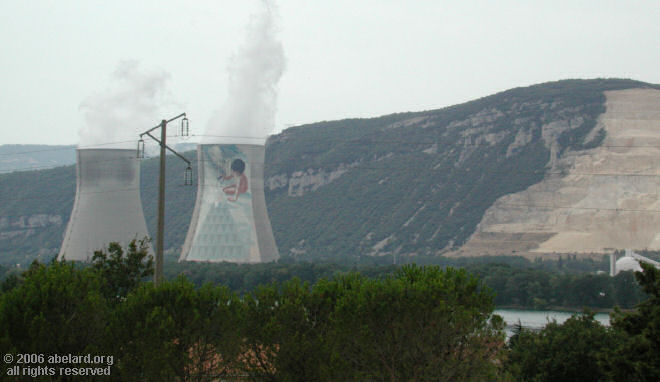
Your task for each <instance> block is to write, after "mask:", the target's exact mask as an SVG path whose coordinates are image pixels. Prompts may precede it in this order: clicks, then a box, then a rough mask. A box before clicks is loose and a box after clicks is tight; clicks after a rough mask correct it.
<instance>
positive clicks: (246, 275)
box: [165, 256, 644, 311]
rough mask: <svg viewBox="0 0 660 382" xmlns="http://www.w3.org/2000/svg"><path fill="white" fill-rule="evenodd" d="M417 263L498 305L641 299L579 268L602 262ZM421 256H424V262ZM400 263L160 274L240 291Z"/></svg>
mask: <svg viewBox="0 0 660 382" xmlns="http://www.w3.org/2000/svg"><path fill="white" fill-rule="evenodd" d="M420 260H422V261H420V263H421V264H424V263H425V262H426V264H433V265H439V266H441V267H446V266H451V267H457V268H464V269H466V270H467V271H468V272H470V273H472V274H474V275H475V276H477V277H478V278H479V279H481V280H482V282H483V283H484V284H485V285H486V286H488V287H490V288H491V289H492V290H493V292H494V294H495V300H494V301H495V305H496V306H498V307H511V308H525V309H551V308H552V309H558V308H562V309H576V310H578V311H579V310H581V309H582V308H584V307H588V308H592V309H612V308H614V307H615V306H619V307H621V308H626V309H629V308H632V307H634V306H635V305H636V304H638V303H639V302H641V301H642V300H643V299H644V293H643V291H642V289H641V288H640V287H639V285H638V284H637V283H636V282H635V279H634V276H633V274H632V272H621V273H619V274H618V275H617V276H615V277H610V276H609V275H607V274H602V273H601V274H595V273H589V272H585V271H588V270H594V269H602V268H605V267H606V262H603V261H594V260H591V259H586V260H577V259H565V260H562V262H558V261H535V262H530V261H528V260H525V259H524V258H521V257H512V256H509V257H487V258H471V259H469V260H470V262H468V261H466V260H465V259H451V258H442V257H436V258H434V259H430V258H429V259H423V258H422V259H420ZM425 260H427V261H425ZM400 267H401V266H400V265H393V264H390V265H384V264H383V263H381V264H378V263H363V264H356V265H342V263H307V262H288V261H287V260H286V259H285V260H283V261H280V262H278V263H265V264H235V263H175V262H171V263H167V264H166V267H165V272H166V275H167V276H168V277H169V278H171V279H173V278H175V277H176V276H177V275H180V274H184V275H186V277H188V279H189V280H190V281H192V282H193V283H195V284H196V285H202V284H204V283H205V282H210V283H213V284H220V285H225V286H227V287H229V289H231V290H232V291H234V292H236V293H238V294H239V295H242V294H244V293H248V292H251V291H253V290H254V289H255V288H256V287H257V286H259V285H260V284H263V283H271V282H280V283H281V282H284V281H286V280H289V279H291V278H293V277H297V278H299V279H300V280H302V281H307V282H310V283H315V282H316V281H318V280H319V279H321V278H332V277H333V276H335V275H337V274H340V273H346V272H359V273H361V274H363V275H365V276H368V277H380V276H384V275H389V274H393V273H394V272H396V271H397V269H399V268H400Z"/></svg>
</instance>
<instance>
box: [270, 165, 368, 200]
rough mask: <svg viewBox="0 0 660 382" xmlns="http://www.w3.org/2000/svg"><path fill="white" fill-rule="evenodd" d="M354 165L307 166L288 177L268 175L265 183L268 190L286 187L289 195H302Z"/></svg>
mask: <svg viewBox="0 0 660 382" xmlns="http://www.w3.org/2000/svg"><path fill="white" fill-rule="evenodd" d="M355 165H356V164H355V163H352V164H343V163H342V164H341V165H339V167H337V168H336V169H334V170H324V169H313V168H309V169H307V170H304V171H296V172H294V173H293V174H291V176H290V177H289V176H287V175H286V174H278V175H275V176H271V177H268V178H267V179H266V181H265V183H266V187H267V189H268V190H269V191H274V190H277V189H280V188H283V187H286V188H287V194H288V195H289V196H303V195H304V194H305V193H307V192H310V191H316V190H317V189H318V188H319V187H321V186H325V185H326V184H329V183H330V182H332V181H334V180H336V179H338V178H339V177H340V176H342V175H343V174H345V173H346V172H347V171H348V170H349V169H350V168H351V167H353V166H355Z"/></svg>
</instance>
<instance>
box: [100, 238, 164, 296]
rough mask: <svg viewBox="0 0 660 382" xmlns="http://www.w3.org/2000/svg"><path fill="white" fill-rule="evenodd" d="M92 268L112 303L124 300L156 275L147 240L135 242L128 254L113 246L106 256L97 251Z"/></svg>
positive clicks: (102, 252) (109, 248) (113, 244)
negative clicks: (141, 284)
mask: <svg viewBox="0 0 660 382" xmlns="http://www.w3.org/2000/svg"><path fill="white" fill-rule="evenodd" d="M92 267H93V269H95V270H96V271H97V272H98V274H99V276H100V277H101V279H103V280H104V281H105V282H104V285H103V294H104V296H106V297H107V298H108V299H110V300H119V299H122V298H124V297H126V295H127V294H128V292H129V291H131V290H133V289H134V288H136V287H137V286H138V285H139V284H140V282H142V281H143V280H144V279H145V278H147V277H149V276H151V275H153V273H154V266H153V256H152V255H151V254H149V241H148V239H147V238H144V239H142V240H137V239H133V240H132V241H131V242H130V243H129V244H128V247H127V248H126V253H124V249H123V248H122V247H121V245H120V244H119V243H110V244H109V245H108V251H107V253H106V252H105V251H103V250H98V251H94V256H93V257H92ZM115 302H116V301H115Z"/></svg>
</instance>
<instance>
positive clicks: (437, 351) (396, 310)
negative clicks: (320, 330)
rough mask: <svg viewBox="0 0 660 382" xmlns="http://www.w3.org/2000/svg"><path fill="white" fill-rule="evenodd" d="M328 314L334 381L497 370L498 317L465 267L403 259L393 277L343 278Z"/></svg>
mask: <svg viewBox="0 0 660 382" xmlns="http://www.w3.org/2000/svg"><path fill="white" fill-rule="evenodd" d="M336 281H337V283H339V284H340V285H343V291H342V293H340V295H339V296H338V300H337V303H336V304H337V305H336V307H335V309H334V312H333V313H332V332H331V335H330V337H329V339H328V340H329V341H330V343H331V346H332V350H333V351H332V354H333V358H332V360H331V361H332V362H333V366H332V368H331V378H330V379H333V380H363V379H365V378H366V379H369V380H377V381H378V380H390V381H394V380H478V381H480V380H485V379H493V378H495V377H496V374H497V368H496V366H495V359H496V358H497V355H498V352H499V350H500V349H501V347H502V345H503V343H504V334H503V332H502V329H503V322H502V320H501V318H500V317H499V316H493V317H492V318H491V314H492V311H493V303H492V295H491V294H490V292H488V291H487V290H485V289H484V288H483V287H482V286H481V285H480V283H479V282H478V280H477V279H476V278H474V277H472V276H470V275H468V273H467V272H465V271H464V270H454V269H452V268H447V269H446V270H445V271H442V270H440V268H439V267H417V266H414V265H413V266H404V267H402V268H401V269H400V270H399V271H397V272H396V273H395V274H394V275H392V276H387V277H384V278H382V279H379V280H369V279H364V278H361V277H356V276H352V277H349V278H348V279H346V278H340V279H338V280H336Z"/></svg>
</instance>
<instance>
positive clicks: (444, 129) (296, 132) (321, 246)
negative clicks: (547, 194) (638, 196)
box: [266, 80, 657, 258]
mask: <svg viewBox="0 0 660 382" xmlns="http://www.w3.org/2000/svg"><path fill="white" fill-rule="evenodd" d="M640 87H641V88H648V87H651V86H650V85H647V84H643V83H639V82H635V81H628V80H570V81H559V82H552V83H546V84H540V85H536V86H531V87H527V88H519V89H512V90H509V91H505V92H502V93H498V94H495V95H493V96H489V97H485V98H482V99H479V100H475V101H472V102H468V103H465V104H462V105H457V106H452V107H449V108H445V109H441V110H433V111H427V112H419V113H405V114H394V115H389V116H385V117H381V118H373V119H364V120H345V121H335V122H322V123H317V124H313V125H308V126H301V127H296V128H291V129H288V130H286V131H284V132H283V133H282V134H280V135H277V136H275V137H272V139H270V140H269V145H268V147H267V149H268V151H267V157H268V158H269V159H270V161H269V166H268V167H267V179H266V181H267V184H268V186H269V193H268V194H267V198H268V199H269V209H270V211H271V221H272V224H273V227H274V230H275V231H276V232H275V237H276V238H277V241H278V245H279V247H280V252H281V253H283V254H286V253H290V254H292V255H295V256H300V257H311V258H318V257H324V256H335V255H337V254H345V255H347V256H355V255H390V254H392V255H395V256H397V255H398V256H405V255H410V254H427V255H433V254H439V253H449V252H453V251H455V250H457V249H459V248H460V247H461V246H462V245H463V244H464V243H465V242H466V241H467V240H468V238H469V237H470V236H471V235H472V234H473V232H475V229H476V227H477V225H478V224H479V223H480V222H481V220H482V217H483V216H484V213H485V212H486V211H487V210H488V209H489V208H490V207H491V206H492V205H493V203H495V201H497V200H498V199H499V198H501V197H502V196H505V195H508V194H513V193H517V192H520V191H522V190H525V189H527V188H528V187H530V186H532V185H534V184H536V183H539V182H541V181H542V180H543V179H545V178H546V177H547V176H549V175H552V174H551V173H553V172H555V171H556V170H557V168H558V166H560V165H561V163H563V162H562V159H563V158H566V157H570V156H573V155H574V154H575V153H579V152H584V151H588V150H589V149H593V148H595V147H598V146H599V145H601V144H602V142H604V140H605V138H606V131H605V129H604V128H603V126H602V125H599V124H598V120H599V117H600V115H601V114H602V113H604V112H605V101H606V98H605V94H604V92H605V91H611V90H618V89H627V88H640ZM655 88H657V86H655ZM512 219H514V220H515V216H513V217H512ZM623 229H625V228H623ZM522 231H523V232H522V233H513V234H511V235H509V236H508V239H506V240H507V241H509V242H511V241H515V242H516V243H517V244H521V243H522V244H523V245H519V246H518V247H516V248H515V249H519V250H522V251H525V250H528V249H530V247H532V248H533V247H534V246H535V245H537V244H538V243H540V242H543V241H545V240H547V239H549V238H550V237H552V236H553V233H552V232H547V231H541V232H524V230H522ZM491 244H492V243H491ZM515 249H514V251H515ZM502 250H503V251H504V250H506V251H507V252H505V253H508V254H511V252H512V251H511V246H504V247H502Z"/></svg>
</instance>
